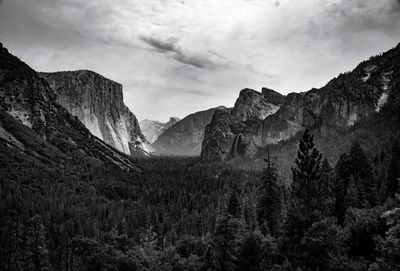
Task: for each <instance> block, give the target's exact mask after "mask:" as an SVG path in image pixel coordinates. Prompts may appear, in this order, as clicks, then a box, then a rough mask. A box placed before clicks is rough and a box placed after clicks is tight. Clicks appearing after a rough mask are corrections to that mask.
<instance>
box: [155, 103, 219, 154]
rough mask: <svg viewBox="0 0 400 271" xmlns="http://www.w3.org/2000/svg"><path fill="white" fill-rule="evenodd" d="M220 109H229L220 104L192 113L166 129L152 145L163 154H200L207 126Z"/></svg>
mask: <svg viewBox="0 0 400 271" xmlns="http://www.w3.org/2000/svg"><path fill="white" fill-rule="evenodd" d="M218 110H227V109H226V108H225V107H223V106H219V107H216V108H211V109H208V110H205V111H200V112H196V113H193V114H190V115H189V116H187V117H185V118H183V119H182V120H180V121H178V122H177V123H175V124H174V125H172V126H171V127H169V128H168V129H166V130H165V131H164V132H163V133H162V134H161V135H160V136H159V137H158V138H157V140H156V141H155V142H154V143H153V144H151V147H152V148H153V149H154V150H155V152H157V153H159V154H161V155H173V156H177V155H184V156H198V155H200V152H201V143H202V142H203V138H204V131H205V127H206V126H207V124H209V123H210V121H211V118H212V116H213V114H214V112H215V111H218Z"/></svg>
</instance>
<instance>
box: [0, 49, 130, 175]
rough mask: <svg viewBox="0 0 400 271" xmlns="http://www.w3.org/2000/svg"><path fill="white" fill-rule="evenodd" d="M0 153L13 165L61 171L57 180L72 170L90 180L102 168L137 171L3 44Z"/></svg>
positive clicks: (0, 84) (0, 58)
mask: <svg viewBox="0 0 400 271" xmlns="http://www.w3.org/2000/svg"><path fill="white" fill-rule="evenodd" d="M0 148H1V152H2V153H3V154H7V153H8V156H9V159H10V163H11V162H12V161H13V159H16V160H15V161H16V162H15V163H16V164H17V163H20V162H21V161H25V162H27V163H30V164H31V165H36V166H38V167H41V166H43V165H44V166H45V168H48V169H49V170H53V171H54V170H56V168H57V172H59V174H58V175H60V174H61V173H62V172H64V170H66V169H68V170H70V171H68V172H69V173H68V174H73V175H78V177H79V176H80V175H81V177H82V176H89V175H90V174H91V172H93V171H94V170H98V169H99V168H103V166H110V167H111V168H114V169H113V170H115V169H116V168H118V169H124V170H131V169H134V170H136V169H137V167H136V166H135V164H134V163H133V161H132V159H131V158H130V157H128V156H127V155H125V154H123V153H121V152H119V151H118V150H116V149H114V148H112V147H110V146H109V145H107V144H105V143H104V142H103V141H101V140H100V139H98V138H97V137H94V136H92V134H91V133H90V132H89V130H88V129H87V128H86V127H85V126H84V125H83V124H82V123H81V122H80V121H79V120H78V118H76V117H74V116H73V115H71V114H70V113H69V112H68V111H67V110H66V109H65V108H64V107H62V106H61V105H60V104H58V103H57V99H56V94H55V93H54V91H53V90H52V88H51V87H50V86H49V84H48V83H47V81H46V80H44V79H43V78H41V77H40V76H39V75H38V74H37V73H36V72H35V71H34V70H33V69H31V68H30V67H29V66H28V65H26V64H25V63H23V62H22V61H20V60H19V59H18V58H17V57H15V56H13V55H11V54H10V53H9V52H8V51H7V49H5V48H3V46H2V45H1V44H0ZM33 167H34V166H33ZM55 172H56V171H55ZM82 178H83V177H82Z"/></svg>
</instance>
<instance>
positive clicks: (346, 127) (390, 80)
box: [202, 45, 400, 160]
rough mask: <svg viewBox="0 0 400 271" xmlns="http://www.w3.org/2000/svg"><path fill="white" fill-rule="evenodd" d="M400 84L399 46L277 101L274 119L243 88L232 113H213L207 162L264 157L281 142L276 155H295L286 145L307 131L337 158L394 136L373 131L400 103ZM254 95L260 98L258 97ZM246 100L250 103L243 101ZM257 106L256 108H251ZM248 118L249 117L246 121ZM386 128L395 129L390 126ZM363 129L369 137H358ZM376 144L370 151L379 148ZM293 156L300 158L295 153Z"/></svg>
mask: <svg viewBox="0 0 400 271" xmlns="http://www.w3.org/2000/svg"><path fill="white" fill-rule="evenodd" d="M399 80H400V45H398V46H397V47H396V48H394V49H392V50H389V51H388V52H386V53H384V54H381V55H378V56H375V57H372V58H370V59H369V60H368V61H364V62H362V63H361V64H359V65H358V66H357V67H356V68H355V69H354V70H353V71H351V72H347V73H344V74H340V75H339V76H338V77H337V78H334V79H332V80H331V81H330V82H329V83H328V84H327V85H326V86H324V87H322V88H320V89H311V90H310V91H308V92H304V93H290V94H288V95H287V96H286V97H285V99H284V101H283V100H280V99H278V100H276V101H275V102H274V103H272V104H274V105H276V106H277V107H275V109H276V110H275V109H274V110H275V111H276V112H273V110H270V111H268V112H269V113H271V114H269V115H268V114H265V115H264V113H263V112H264V111H263V110H262V107H260V106H259V104H260V102H259V101H260V100H259V99H254V98H253V99H246V98H245V96H249V95H248V94H247V93H252V92H251V91H249V90H243V91H242V92H241V93H240V96H239V98H238V100H237V102H236V104H235V107H234V109H233V110H232V111H231V112H230V113H228V112H216V113H215V114H214V116H213V119H212V121H211V124H210V125H208V126H207V128H206V134H205V138H204V141H203V148H202V158H203V159H205V160H223V159H229V158H233V157H254V156H257V154H262V152H263V148H264V147H265V146H267V145H268V144H273V146H274V145H276V144H278V143H279V146H277V147H276V149H277V154H279V150H280V152H281V153H280V154H281V156H282V155H285V154H283V151H282V150H283V149H285V148H286V149H287V151H289V152H291V149H290V148H288V147H285V146H287V145H288V144H289V142H291V139H292V138H294V137H295V136H296V135H297V134H298V133H299V132H301V131H302V130H304V129H305V128H306V127H307V128H309V129H311V130H313V132H314V134H315V135H316V138H315V140H316V142H317V144H319V147H320V149H322V150H324V151H325V152H324V153H325V154H327V155H328V156H332V157H333V158H334V159H335V158H337V155H338V154H339V153H340V150H344V149H346V148H347V147H348V146H349V144H350V142H351V141H354V140H370V141H371V142H372V141H374V140H375V139H372V138H373V137H375V138H379V137H380V136H379V135H377V134H376V132H380V133H381V134H385V135H391V134H392V133H391V132H390V131H387V133H383V130H381V131H375V128H374V127H375V126H378V125H379V126H380V125H381V123H382V121H381V123H376V119H377V118H378V119H381V118H382V117H380V116H381V115H382V114H388V113H387V112H388V111H389V110H392V109H393V110H395V108H396V106H397V105H398V104H399V103H398V99H399V95H398V93H397V92H398V91H397V89H398V84H399ZM275 95H276V94H275ZM252 96H255V97H256V96H257V95H256V94H254V93H253V95H252ZM258 96H260V95H258ZM258 96H257V97H258ZM276 97H279V96H278V95H276ZM244 100H247V101H249V102H247V103H243V101H244ZM267 101H268V99H267ZM281 101H282V103H281ZM280 103H281V104H280ZM254 107H257V110H255V111H254V110H252V108H254ZM385 108H386V111H385V110H384V109H385ZM246 110H248V111H250V113H248V112H247V111H246ZM385 112H386V113H385ZM257 113H258V115H257ZM249 114H250V116H251V117H250V118H248V117H247V116H248V115H249ZM253 116H254V117H253ZM264 116H265V118H264ZM392 117H395V116H391V115H385V120H386V121H385V122H389V123H391V122H390V121H391V119H392ZM371 122H373V124H371ZM391 125H392V124H391ZM360 127H363V128H362V129H361V128H360ZM382 128H383V129H386V130H387V129H391V128H390V126H389V127H382ZM361 130H362V131H368V133H367V134H365V135H359V134H358V133H361ZM356 131H358V132H356ZM391 131H397V130H396V129H392V130H391ZM372 133H374V136H372ZM385 139H387V138H386V137H385ZM383 140H384V139H383ZM285 142H286V143H285ZM371 142H370V144H369V146H371V147H372V146H373V145H374V144H377V143H375V142H372V143H371ZM294 147H296V146H294ZM289 149H290V150H289ZM291 155H295V152H294V153H291ZM291 155H288V156H291Z"/></svg>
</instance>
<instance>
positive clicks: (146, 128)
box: [139, 117, 179, 144]
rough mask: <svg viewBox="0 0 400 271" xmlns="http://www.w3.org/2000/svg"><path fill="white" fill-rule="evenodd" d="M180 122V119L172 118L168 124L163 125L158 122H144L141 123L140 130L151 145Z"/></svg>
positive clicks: (146, 120)
mask: <svg viewBox="0 0 400 271" xmlns="http://www.w3.org/2000/svg"><path fill="white" fill-rule="evenodd" d="M178 121H179V118H176V117H171V118H170V119H169V121H168V122H166V123H162V122H159V121H156V120H148V119H145V120H142V121H140V122H139V125H140V129H141V130H142V132H143V135H144V136H145V137H146V139H147V140H148V141H149V142H150V144H151V143H153V142H155V141H156V140H157V138H158V137H159V136H160V135H161V134H162V133H163V132H164V131H165V130H166V129H168V128H169V127H171V126H172V125H174V124H175V123H177V122H178Z"/></svg>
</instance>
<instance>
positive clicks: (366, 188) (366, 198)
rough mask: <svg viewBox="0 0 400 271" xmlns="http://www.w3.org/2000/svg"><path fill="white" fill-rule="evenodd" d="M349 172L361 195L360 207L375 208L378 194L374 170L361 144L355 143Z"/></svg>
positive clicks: (352, 148)
mask: <svg viewBox="0 0 400 271" xmlns="http://www.w3.org/2000/svg"><path fill="white" fill-rule="evenodd" d="M348 162H349V170H350V174H351V176H353V178H354V180H355V182H356V185H357V187H358V188H359V190H360V191H359V194H360V201H361V202H360V205H361V206H366V205H368V204H369V206H375V205H376V203H377V193H376V185H375V181H374V177H373V174H372V168H371V165H370V163H369V161H368V158H367V156H366V155H365V153H364V151H363V150H362V148H361V146H360V144H359V143H358V142H355V143H354V144H353V146H352V147H351V150H350V157H349V161H348Z"/></svg>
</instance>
